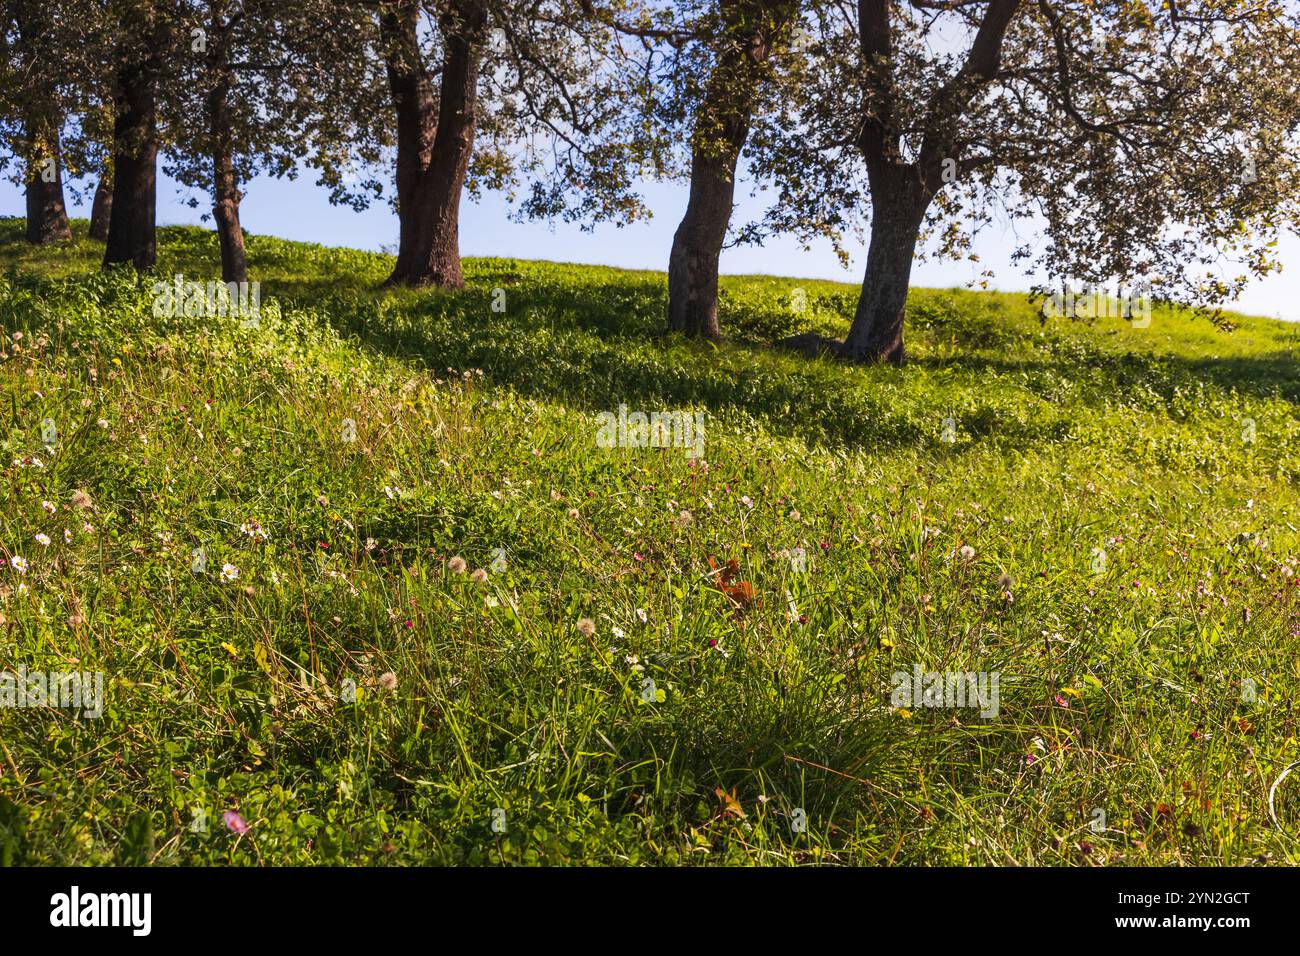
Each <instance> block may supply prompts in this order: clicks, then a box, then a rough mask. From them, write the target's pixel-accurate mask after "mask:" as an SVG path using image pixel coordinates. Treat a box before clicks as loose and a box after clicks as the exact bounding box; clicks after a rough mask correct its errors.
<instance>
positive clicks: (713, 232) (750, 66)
mask: <svg viewBox="0 0 1300 956" xmlns="http://www.w3.org/2000/svg"><path fill="white" fill-rule="evenodd" d="M796 6H797V5H796V4H794V3H791V2H790V0H721V4H720V10H721V13H722V16H723V17H724V18H725V19H726V20H727V21H728V24H729V26H728V29H727V32H726V34H725V35H724V43H723V46H722V49H721V50H720V51H719V53H718V62H717V64H716V65H715V67H714V69H713V72H712V73H711V74H710V76H709V88H708V91H707V93H706V95H705V97H704V99H703V101H702V103H701V104H700V107H699V110H698V112H697V114H696V117H695V129H694V131H693V135H692V144H691V150H692V153H691V192H690V198H689V199H688V200H687V203H686V214H685V215H684V216H683V217H682V221H681V223H680V224H679V225H678V227H677V232H676V233H674V234H673V247H672V252H671V253H670V254H669V256H668V329H669V331H673V332H683V333H685V334H686V335H691V336H698V337H701V338H706V339H712V340H714V341H716V340H718V339H720V338H721V337H722V330H721V327H720V326H719V324H718V260H719V258H720V257H721V255H722V245H723V243H724V242H725V241H726V238H727V228H728V226H729V225H730V224H731V212H732V204H733V201H734V198H735V189H736V164H737V162H738V161H739V159H740V153H741V150H743V149H744V147H745V140H746V139H748V138H749V124H750V118H751V116H752V113H753V109H754V101H755V98H756V96H757V95H758V85H759V83H760V82H761V75H760V67H761V65H762V63H763V61H764V60H766V59H767V56H768V53H769V52H770V49H771V43H772V40H773V38H774V37H775V36H776V35H777V34H780V33H783V32H785V31H787V30H788V28H789V27H790V25H791V24H792V22H793V13H794V10H795V7H796Z"/></svg>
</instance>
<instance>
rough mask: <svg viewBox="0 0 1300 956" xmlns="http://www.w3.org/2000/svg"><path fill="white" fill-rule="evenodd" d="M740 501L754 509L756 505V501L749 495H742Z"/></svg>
mask: <svg viewBox="0 0 1300 956" xmlns="http://www.w3.org/2000/svg"><path fill="white" fill-rule="evenodd" d="M740 503H741V504H742V505H744V506H745V507H746V508H751V509H752V508H753V507H754V501H753V499H752V498H750V497H749V495H741V497H740Z"/></svg>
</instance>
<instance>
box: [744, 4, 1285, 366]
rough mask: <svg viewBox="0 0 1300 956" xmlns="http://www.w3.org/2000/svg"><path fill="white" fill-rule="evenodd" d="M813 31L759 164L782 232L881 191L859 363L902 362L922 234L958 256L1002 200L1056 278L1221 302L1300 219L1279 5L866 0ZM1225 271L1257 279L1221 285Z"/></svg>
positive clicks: (851, 338) (859, 324) (849, 351)
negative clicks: (771, 185) (774, 197)
mask: <svg viewBox="0 0 1300 956" xmlns="http://www.w3.org/2000/svg"><path fill="white" fill-rule="evenodd" d="M816 22H817V25H818V27H817V30H816V33H815V36H814V37H813V38H812V41H811V47H812V50H813V56H814V58H815V60H816V63H817V68H816V69H815V70H813V71H810V72H808V73H807V74H806V75H805V82H804V83H803V84H802V85H801V86H800V87H799V94H798V96H797V98H796V99H795V100H794V101H792V102H791V103H790V104H788V110H787V121H786V122H785V123H784V124H783V125H778V124H769V125H768V126H766V127H765V128H764V129H763V130H762V132H761V134H756V136H755V139H756V141H757V152H759V153H760V154H761V158H760V159H759V160H758V161H757V163H756V166H757V168H758V169H759V170H760V171H761V172H762V173H763V174H764V175H770V176H773V177H775V178H777V179H779V180H780V181H781V182H782V183H783V186H782V189H783V195H782V203H781V207H782V208H781V210H780V211H779V212H778V214H777V215H776V217H775V218H774V220H773V221H775V222H781V223H784V224H785V225H787V226H791V227H795V228H798V227H800V226H803V227H807V226H809V225H810V224H813V223H821V224H826V223H834V224H835V225H837V226H842V225H844V224H846V223H847V222H849V221H851V220H852V217H853V215H854V214H855V213H856V211H857V210H858V209H860V208H862V207H863V206H865V205H866V204H867V203H868V202H869V205H870V210H871V217H870V218H871V226H870V242H869V246H868V251H867V264H866V273H865V276H864V279H863V285H862V293H861V296H860V298H859V301H858V305H857V309H856V312H855V315H854V319H853V323H852V326H851V328H850V330H849V334H848V337H847V339H846V341H845V342H844V343H843V345H842V346H841V347H840V351H841V352H842V354H843V355H844V356H845V357H847V358H849V359H853V360H858V361H886V362H895V363H898V362H902V361H903V358H904V348H903V314H904V306H905V303H906V298H907V290H908V286H909V283H910V276H911V267H912V261H913V258H914V254H915V252H916V250H917V246H918V240H919V239H920V237H921V235H922V233H923V232H925V233H931V232H932V231H936V230H938V231H939V236H940V243H941V245H940V249H941V251H942V252H943V253H944V254H958V253H961V252H964V251H966V250H967V249H968V248H969V242H970V236H971V234H972V232H973V231H975V230H978V229H979V228H981V227H982V226H984V225H985V224H987V223H988V222H989V221H990V218H991V215H992V213H993V211H995V210H998V209H1003V210H1005V211H1006V212H1007V213H1009V214H1010V215H1011V216H1013V217H1015V218H1030V217H1033V216H1038V217H1041V219H1042V221H1043V224H1044V225H1043V231H1044V233H1045V239H1044V241H1043V242H1041V243H1040V244H1039V246H1038V250H1037V252H1035V250H1034V248H1033V246H1032V245H1030V244H1026V245H1024V246H1023V247H1021V248H1019V249H1017V250H1016V261H1023V262H1027V263H1029V264H1030V265H1032V266H1033V267H1034V268H1037V269H1041V270H1042V271H1043V272H1044V273H1045V274H1046V275H1047V276H1048V277H1049V280H1050V281H1052V282H1056V281H1073V282H1076V283H1081V284H1083V283H1086V284H1092V283H1106V282H1112V281H1113V282H1117V283H1120V284H1121V285H1124V286H1128V287H1130V288H1131V286H1132V284H1133V283H1143V284H1145V285H1146V286H1147V287H1148V288H1149V294H1151V295H1152V296H1155V297H1159V298H1163V299H1169V300H1173V301H1177V302H1182V303H1185V304H1188V305H1192V306H1196V307H1202V308H1209V307H1211V306H1217V305H1218V304H1219V303H1221V302H1223V301H1225V300H1226V299H1228V298H1231V297H1232V296H1234V295H1235V294H1236V293H1237V292H1239V291H1240V289H1241V288H1242V286H1244V284H1245V282H1246V281H1248V276H1247V274H1255V275H1262V274H1264V273H1266V272H1268V271H1269V270H1271V269H1272V268H1274V267H1275V262H1274V257H1273V253H1272V248H1271V243H1272V241H1273V239H1274V237H1275V236H1276V234H1277V232H1278V230H1279V229H1280V228H1282V227H1283V226H1285V225H1286V224H1288V223H1290V224H1292V225H1294V224H1295V223H1296V221H1297V218H1298V216H1297V205H1298V201H1300V190H1298V189H1297V185H1300V183H1298V181H1297V180H1298V178H1300V177H1297V154H1296V144H1295V140H1294V137H1293V134H1294V131H1295V129H1296V124H1297V122H1298V120H1300V82H1298V80H1300V44H1298V43H1297V40H1298V39H1300V30H1298V29H1297V19H1296V14H1295V13H1294V12H1293V11H1291V10H1290V9H1288V7H1287V5H1286V4H1285V3H1284V2H1282V0H1254V2H1250V3H1244V2H1239V0H1176V2H1169V3H1165V4H1163V5H1162V6H1161V7H1160V8H1158V9H1153V8H1152V7H1151V6H1150V5H1148V4H1146V3H1142V2H1138V0H1077V2H1076V0H859V2H858V3H857V4H856V9H855V10H854V11H852V12H851V13H849V12H847V11H845V10H844V8H843V7H842V6H841V5H840V4H837V3H832V2H825V3H818V4H817V18H816ZM963 36H964V38H965V39H964V41H963V42H957V41H958V40H960V39H961V37H963ZM863 172H865V176H863V175H862V174H863ZM836 205H838V206H839V207H840V208H836ZM846 210H847V211H846ZM1230 262H1237V263H1239V264H1240V265H1241V266H1242V267H1244V269H1245V270H1246V273H1244V274H1241V275H1237V276H1235V277H1228V278H1225V277H1223V276H1222V274H1221V272H1222V268H1223V267H1224V265H1225V264H1227V263H1230ZM1202 270H1203V271H1202Z"/></svg>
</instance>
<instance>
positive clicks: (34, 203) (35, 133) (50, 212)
mask: <svg viewBox="0 0 1300 956" xmlns="http://www.w3.org/2000/svg"><path fill="white" fill-rule="evenodd" d="M27 146H28V151H29V152H28V155H29V156H30V158H31V165H30V167H29V168H28V170H27V241H28V242H30V243H32V244H33V245H44V244H45V243H47V242H58V241H60V240H62V239H71V238H72V230H71V229H70V228H69V227H68V211H67V208H66V207H65V206H64V205H63V163H62V159H63V157H62V155H61V153H60V150H59V131H58V123H57V121H56V120H54V119H53V118H52V117H50V116H48V115H42V116H40V117H38V118H36V119H34V120H32V121H31V122H30V123H29V124H28V128H27Z"/></svg>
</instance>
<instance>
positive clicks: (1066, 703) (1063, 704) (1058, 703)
mask: <svg viewBox="0 0 1300 956" xmlns="http://www.w3.org/2000/svg"><path fill="white" fill-rule="evenodd" d="M1054 699H1055V700H1056V706H1057V707H1062V708H1064V709H1065V710H1069V709H1070V702H1069V701H1068V700H1066V699H1065V698H1064V697H1062V696H1061V695H1060V694H1057V695H1056V697H1055V698H1054Z"/></svg>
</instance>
